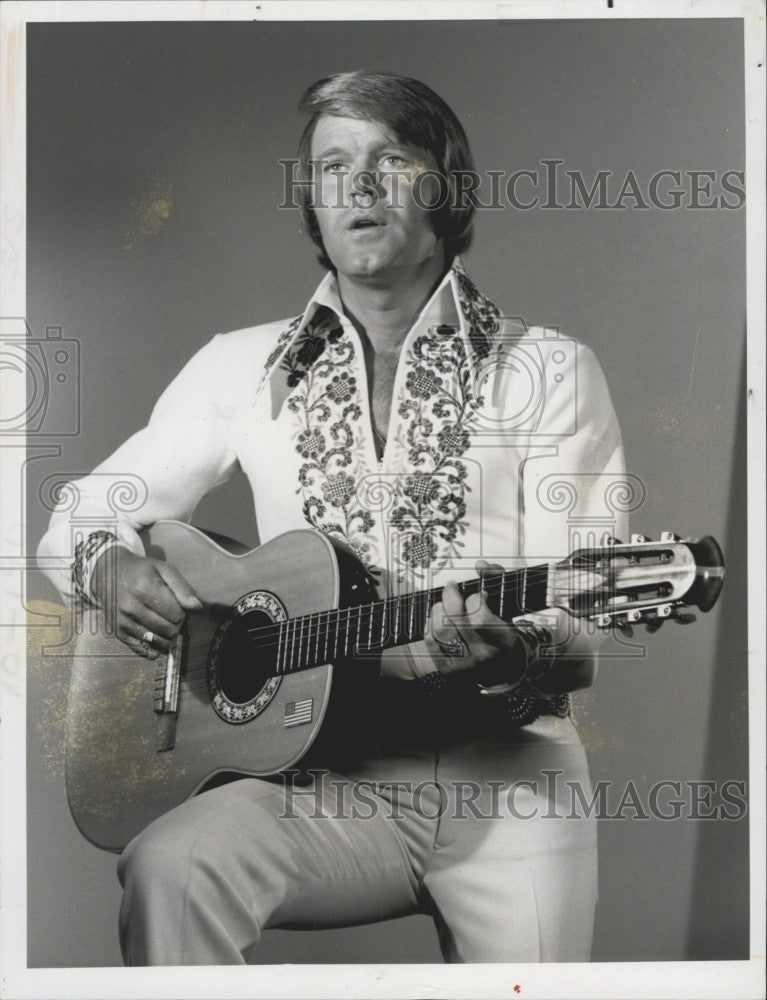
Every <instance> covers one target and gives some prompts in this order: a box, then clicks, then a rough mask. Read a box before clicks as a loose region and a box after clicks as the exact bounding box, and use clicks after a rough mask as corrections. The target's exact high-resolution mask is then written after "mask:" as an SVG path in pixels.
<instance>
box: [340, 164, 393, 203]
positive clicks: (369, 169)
mask: <svg viewBox="0 0 767 1000" xmlns="http://www.w3.org/2000/svg"><path fill="white" fill-rule="evenodd" d="M385 194H386V192H385V190H384V187H383V185H382V183H381V175H380V173H379V172H378V171H377V170H376V169H375V167H374V166H370V165H369V164H367V163H364V162H363V163H360V164H355V166H354V168H353V169H352V171H351V175H350V177H349V198H350V200H351V201H352V202H353V203H354V204H356V205H363V206H364V207H367V208H370V207H372V206H373V205H375V204H376V203H377V202H378V201H379V199H381V198H383V197H384V195H385Z"/></svg>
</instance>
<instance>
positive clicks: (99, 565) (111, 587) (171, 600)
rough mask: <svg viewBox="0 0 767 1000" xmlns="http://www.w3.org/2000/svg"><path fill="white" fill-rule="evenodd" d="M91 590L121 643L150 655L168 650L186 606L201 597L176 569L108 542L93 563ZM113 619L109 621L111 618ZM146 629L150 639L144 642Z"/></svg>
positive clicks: (197, 607) (192, 607) (195, 607)
mask: <svg viewBox="0 0 767 1000" xmlns="http://www.w3.org/2000/svg"><path fill="white" fill-rule="evenodd" d="M91 591H92V593H93V596H94V598H95V599H96V600H97V601H98V603H99V604H100V606H101V607H103V608H105V609H106V612H107V619H108V622H109V624H110V625H111V626H112V628H114V631H115V634H116V635H117V637H118V638H119V639H121V640H122V641H123V642H124V643H125V644H126V645H127V646H129V647H130V648H131V649H132V650H134V651H135V652H137V653H141V655H142V656H146V657H148V658H149V659H155V658H156V657H157V656H158V655H159V654H160V653H165V652H167V651H168V650H169V649H170V646H171V643H172V642H173V641H174V640H175V638H176V636H177V635H178V633H179V632H180V631H181V626H182V625H183V624H184V618H185V617H186V613H187V611H199V610H200V609H201V608H202V602H201V601H200V599H199V597H198V596H197V595H196V594H195V592H194V590H193V589H192V587H191V586H190V585H189V583H187V581H186V580H185V579H184V577H183V576H182V575H181V574H180V573H179V571H178V570H177V569H176V568H175V567H174V566H171V565H169V564H168V563H166V562H162V561H161V560H160V559H149V558H147V557H146V556H137V555H136V554H135V553H134V552H131V551H130V549H126V548H122V547H121V546H113V547H112V548H109V549H107V550H106V552H104V554H103V555H102V556H101V557H100V558H99V559H98V561H97V562H96V565H95V566H94V567H93V571H92V574H91ZM113 619H114V620H113ZM147 632H151V633H152V636H151V641H150V642H147Z"/></svg>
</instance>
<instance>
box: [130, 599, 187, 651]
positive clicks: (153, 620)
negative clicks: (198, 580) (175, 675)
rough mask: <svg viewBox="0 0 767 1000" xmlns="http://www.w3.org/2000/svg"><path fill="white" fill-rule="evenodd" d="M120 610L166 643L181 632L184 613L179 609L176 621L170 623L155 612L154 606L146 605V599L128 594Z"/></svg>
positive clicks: (163, 616)
mask: <svg viewBox="0 0 767 1000" xmlns="http://www.w3.org/2000/svg"><path fill="white" fill-rule="evenodd" d="M156 603H157V601H156V600H155V601H154V602H153V604H156ZM120 610H121V611H122V612H123V614H125V615H127V616H128V617H129V618H132V619H134V620H135V621H137V622H139V623H140V624H141V625H143V626H144V628H145V629H149V631H150V632H154V634H155V635H158V636H162V637H163V639H167V640H168V642H173V641H174V640H175V638H176V636H177V635H178V633H179V632H180V631H181V626H182V625H183V624H184V613H183V611H182V610H181V609H179V612H180V614H179V618H178V620H176V621H171V620H169V619H168V618H167V617H166V616H165V615H163V614H160V613H159V612H157V611H156V610H155V608H154V606H153V605H152V604H149V603H147V599H145V598H143V597H142V596H141V595H140V594H130V595H129V596H128V597H127V598H126V599H125V601H124V602H123V604H122V607H121V609H120Z"/></svg>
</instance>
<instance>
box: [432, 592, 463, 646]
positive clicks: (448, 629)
mask: <svg viewBox="0 0 767 1000" xmlns="http://www.w3.org/2000/svg"><path fill="white" fill-rule="evenodd" d="M427 634H428V635H429V637H430V638H431V639H432V640H433V641H434V642H436V643H440V642H442V643H448V642H452V641H453V640H454V639H455V637H456V636H457V635H458V629H457V628H456V627H455V625H454V624H453V622H452V621H451V619H450V616H449V615H448V614H447V611H446V609H445V605H444V604H443V603H442V601H438V602H437V603H436V604H435V605H434V607H433V608H432V609H431V614H430V615H429V618H428V621H427Z"/></svg>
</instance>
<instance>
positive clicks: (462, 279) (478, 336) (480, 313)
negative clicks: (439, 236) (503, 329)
mask: <svg viewBox="0 0 767 1000" xmlns="http://www.w3.org/2000/svg"><path fill="white" fill-rule="evenodd" d="M453 273H454V274H455V277H456V282H457V286H458V301H459V302H460V304H461V312H462V313H463V315H464V318H465V320H466V324H467V326H468V331H469V343H470V344H471V346H472V350H473V351H474V353H475V355H476V357H477V358H478V359H479V360H480V361H482V360H484V359H485V358H486V357H487V356H488V354H490V351H491V348H492V345H493V342H494V339H495V335H496V334H497V333H498V330H499V329H500V323H499V317H500V310H499V309H498V307H497V306H496V305H495V304H494V303H492V302H491V301H490V299H487V298H485V296H484V295H483V294H482V293H481V292H480V291H479V289H478V288H477V286H476V285H475V284H474V282H473V281H472V280H471V278H470V277H469V276H468V274H467V273H466V272H465V271H464V269H463V265H462V264H461V263H460V261H456V262H455V263H454V265H453Z"/></svg>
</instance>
